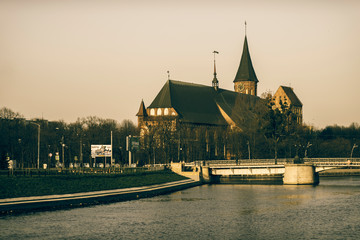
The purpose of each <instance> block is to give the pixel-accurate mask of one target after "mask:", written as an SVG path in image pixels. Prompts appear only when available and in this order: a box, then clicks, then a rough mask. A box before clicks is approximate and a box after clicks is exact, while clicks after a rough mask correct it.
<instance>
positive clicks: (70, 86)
mask: <svg viewBox="0 0 360 240" xmlns="http://www.w3.org/2000/svg"><path fill="white" fill-rule="evenodd" d="M245 20H246V21H247V36H248V42H249V49H250V54H251V57H252V61H253V65H254V68H255V72H256V74H257V76H258V79H259V84H258V94H259V95H260V94H261V93H262V92H264V91H267V90H271V91H273V92H275V91H276V90H277V88H278V87H279V86H280V85H287V86H291V87H293V88H294V91H295V93H296V94H297V95H298V97H299V98H300V100H301V101H302V103H303V105H304V106H303V111H304V122H305V123H308V124H312V125H314V126H316V127H319V128H322V127H325V126H327V125H334V124H338V125H344V126H348V125H349V124H350V123H352V122H357V123H360V105H359V104H360V94H359V91H360V1H358V0H353V1H349V0H317V1H315V0H308V1H307V0H302V1H295V0H294V1H291V0H277V1H270V0H263V1H254V0H251V1H245V0H244V1H242V0H221V1H220V0H219V1H211V0H203V1H196V0H182V1H169V0H167V1H166V0H163V1H162V0H158V1H156V0H151V1H146V0H144V1H137V0H131V1H121V0H112V1H111V0H8V1H7V0H0V84H1V88H0V89H1V90H0V108H1V107H8V108H10V109H12V110H13V111H16V112H20V113H22V114H23V115H24V116H25V117H26V118H41V117H42V116H43V117H44V119H48V120H61V119H63V120H65V121H66V122H74V121H76V119H77V118H78V117H86V116H98V117H101V118H111V119H115V120H118V121H122V120H123V119H130V120H133V121H134V122H136V117H135V114H136V113H137V111H138V109H139V105H140V102H141V100H142V99H143V100H144V102H145V105H146V106H148V105H150V103H151V101H152V100H153V99H154V98H155V96H156V94H157V93H158V92H159V91H160V89H161V87H162V86H163V85H164V84H165V82H166V81H167V73H166V72H167V71H170V75H171V79H174V80H180V81H186V82H193V83H199V84H205V85H211V81H212V78H213V75H212V74H213V54H212V52H213V51H214V50H217V51H218V52H220V54H219V55H217V72H218V79H219V82H220V87H221V88H225V89H229V90H233V80H234V77H235V74H236V71H237V68H238V65H239V62H240V57H241V52H242V47H243V41H244V21H245Z"/></svg>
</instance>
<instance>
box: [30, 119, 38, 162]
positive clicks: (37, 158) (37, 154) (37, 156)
mask: <svg viewBox="0 0 360 240" xmlns="http://www.w3.org/2000/svg"><path fill="white" fill-rule="evenodd" d="M30 123H32V124H34V125H36V126H38V154H37V168H38V169H40V124H38V123H34V122H30Z"/></svg>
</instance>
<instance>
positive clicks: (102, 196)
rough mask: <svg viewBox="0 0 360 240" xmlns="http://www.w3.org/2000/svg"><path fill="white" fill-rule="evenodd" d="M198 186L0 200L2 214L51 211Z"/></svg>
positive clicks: (186, 184)
mask: <svg viewBox="0 0 360 240" xmlns="http://www.w3.org/2000/svg"><path fill="white" fill-rule="evenodd" d="M198 185H201V183H200V182H199V181H194V180H192V179H186V180H181V181H176V182H168V183H163V184H157V185H151V186H144V187H134V188H124V189H113V190H105V191H95V192H84V193H73V194H62V195H47V196H35V197H20V198H6V199H0V214H8V213H12V212H24V211H36V210H37V211H39V210H40V211H41V210H51V209H56V208H68V207H79V206H84V205H93V204H99V203H108V202H116V201H126V200H132V199H138V198H144V197H152V196H156V195H160V194H165V193H170V192H174V191H178V190H181V189H186V188H190V187H194V186H198Z"/></svg>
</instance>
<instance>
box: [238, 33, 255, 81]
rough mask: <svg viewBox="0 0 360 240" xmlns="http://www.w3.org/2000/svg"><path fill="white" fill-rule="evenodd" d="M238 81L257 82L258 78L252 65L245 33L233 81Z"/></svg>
mask: <svg viewBox="0 0 360 240" xmlns="http://www.w3.org/2000/svg"><path fill="white" fill-rule="evenodd" d="M239 81H253V82H259V80H258V79H257V77H256V74H255V70H254V67H253V65H252V61H251V57H250V53H249V47H248V42H247V37H246V35H245V40H244V47H243V52H242V56H241V60H240V64H239V68H238V71H237V73H236V76H235V79H234V82H239Z"/></svg>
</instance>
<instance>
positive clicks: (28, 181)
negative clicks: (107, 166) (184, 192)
mask: <svg viewBox="0 0 360 240" xmlns="http://www.w3.org/2000/svg"><path fill="white" fill-rule="evenodd" d="M183 179H185V178H184V177H182V176H179V175H177V174H175V173H173V172H171V171H158V172H145V173H137V174H128V175H125V174H122V175H121V174H116V175H110V174H108V175H106V174H101V175H94V174H92V175H90V174H87V175H65V176H56V175H53V176H49V175H48V176H40V177H39V176H33V177H30V176H16V177H8V176H0V199H3V198H13V197H29V196H42V195H53V194H66V193H78V192H91V191H99V190H110V189H119V188H129V187H140V186H148V185H153V184H160V183H166V182H173V181H178V180H183Z"/></svg>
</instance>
